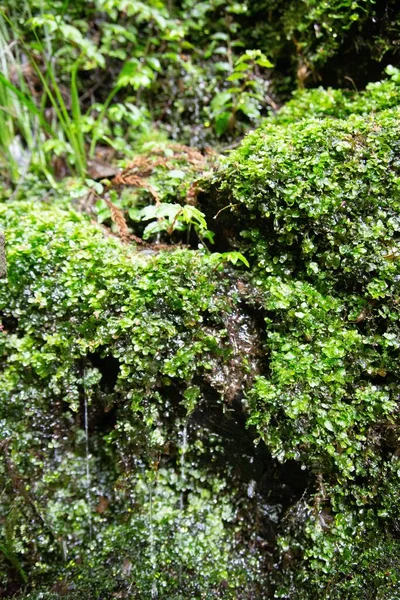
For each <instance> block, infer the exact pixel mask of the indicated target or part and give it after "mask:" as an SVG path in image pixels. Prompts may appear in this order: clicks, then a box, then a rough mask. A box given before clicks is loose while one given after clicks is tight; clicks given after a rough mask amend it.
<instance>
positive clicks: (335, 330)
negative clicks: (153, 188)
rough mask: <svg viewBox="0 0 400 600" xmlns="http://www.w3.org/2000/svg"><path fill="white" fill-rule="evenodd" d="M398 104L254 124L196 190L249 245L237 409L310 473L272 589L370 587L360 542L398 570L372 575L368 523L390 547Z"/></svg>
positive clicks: (384, 591)
mask: <svg viewBox="0 0 400 600" xmlns="http://www.w3.org/2000/svg"><path fill="white" fill-rule="evenodd" d="M375 90H378V92H379V93H380V90H379V86H376V87H375V88H371V90H370V91H369V92H367V93H366V94H365V95H363V96H361V97H360V98H354V99H353V101H352V103H353V104H352V106H354V104H355V103H357V102H358V103H359V104H360V106H361V105H362V104H363V102H364V100H365V99H366V104H367V105H368V102H369V101H370V100H371V94H372V92H374V93H375ZM379 93H378V95H379ZM313 94H317V92H313ZM338 95H339V96H340V94H339V93H338ZM310 97H311V94H309V95H308V98H310ZM341 97H342V98H343V96H341ZM325 100H326V96H325V95H323V94H322V97H319V102H320V107H323V106H324V103H325ZM389 101H391V100H390V99H389ZM294 103H295V101H294V102H293V105H292V106H294ZM288 112H289V111H288ZM322 112H323V111H322ZM367 112H369V111H367ZM399 116H400V112H399V109H398V108H393V109H390V110H381V111H379V112H377V113H376V114H374V115H367V116H359V115H351V116H348V118H346V119H337V118H325V119H315V118H308V119H306V118H302V119H301V120H300V121H299V122H294V123H289V124H287V125H276V124H274V123H266V124H265V125H264V126H263V127H262V128H261V129H259V130H257V131H255V132H253V133H252V134H249V135H248V136H247V137H246V138H245V139H244V141H243V143H242V144H241V145H240V146H239V147H238V149H237V150H235V151H234V152H233V153H232V154H231V155H230V156H229V157H228V158H226V159H225V161H224V163H223V164H222V166H221V168H220V171H219V172H218V173H217V174H216V176H215V180H214V184H213V187H212V188H211V189H209V190H208V193H209V195H210V198H212V201H213V207H214V209H215V212H216V211H217V210H220V209H221V208H223V207H227V209H228V208H229V207H230V210H225V211H223V212H221V213H220V216H219V219H220V221H221V224H220V227H221V229H222V231H229V236H230V240H231V241H232V240H233V241H234V243H235V244H236V245H237V247H238V248H239V249H240V250H241V251H242V252H244V253H245V254H246V255H247V256H248V257H249V262H250V264H251V265H252V281H253V283H254V286H255V288H256V289H257V290H258V291H257V292H256V293H255V294H254V297H253V302H254V305H255V306H260V305H261V306H262V307H263V309H264V316H265V335H266V342H265V351H266V352H265V371H266V374H265V375H264V376H261V377H258V378H256V381H255V384H254V386H253V388H252V390H250V392H249V393H248V394H247V406H248V412H249V421H248V422H249V424H251V425H252V426H254V427H256V428H257V430H258V431H259V434H260V437H261V439H262V440H264V441H265V443H266V444H267V446H268V447H269V449H270V450H271V452H272V454H273V456H275V457H277V458H278V459H279V460H281V461H287V460H295V461H298V462H299V463H300V464H302V465H303V467H304V469H311V470H312V471H313V472H314V473H315V475H316V487H315V490H314V492H313V493H312V494H311V495H310V496H309V497H308V498H304V503H300V504H299V507H298V512H297V514H296V512H293V513H292V518H293V526H292V530H290V526H289V527H288V528H287V529H286V531H285V530H284V529H283V530H282V540H281V542H282V554H281V558H282V564H283V565H284V564H285V563H286V564H288V563H289V564H290V568H286V570H285V569H284V570H283V580H284V581H285V582H286V583H285V584H284V585H283V587H281V583H282V579H281V580H279V578H278V580H279V581H278V583H277V590H278V591H277V592H276V593H277V594H278V596H277V597H282V598H289V597H290V598H308V597H309V594H311V593H316V592H318V593H320V594H321V593H323V592H322V590H326V586H327V585H328V584H329V585H328V590H329V591H325V592H324V593H325V594H326V596H324V597H327V598H338V597H354V598H366V597H367V596H364V595H363V591H362V589H361V587H360V578H361V577H362V576H361V575H359V571H358V569H359V568H361V566H360V565H362V564H364V563H363V561H364V560H367V559H366V557H367V556H369V557H370V559H371V560H373V561H375V562H374V566H373V567H371V569H372V570H374V569H376V574H377V575H376V580H374V581H373V579H369V581H370V582H371V583H370V584H369V585H370V586H371V588H372V587H373V586H374V585H377V586H378V588H377V589H379V590H380V591H379V594H381V595H379V594H378V596H377V597H382V598H389V597H391V596H390V593H391V592H390V590H394V589H395V586H396V582H397V581H398V577H399V573H398V570H397V568H395V567H393V565H392V566H391V567H390V568H389V567H388V571H387V572H388V575H387V576H386V575H385V574H384V572H386V571H384V570H385V568H386V567H384V566H382V565H383V563H384V561H383V562H382V561H381V559H380V556H379V553H375V552H374V536H375V533H376V532H379V536H381V537H380V539H381V540H382V541H381V544H382V546H381V547H382V548H384V547H385V545H387V548H391V549H392V550H391V551H393V552H395V556H397V558H398V545H397V542H396V541H395V534H394V531H397V527H398V517H399V515H398V508H397V506H396V504H394V503H393V501H392V498H393V497H394V496H395V495H396V494H398V493H399V484H398V468H399V460H398V456H397V448H398V442H397V435H398V431H399V412H398V392H397V390H398V376H399V371H398V357H397V348H398V345H399V338H400V324H399V315H398V303H399V301H400V294H399V279H400V263H399V256H400V255H399V250H398V240H399V231H400V217H399V215H400V192H399V185H398V183H399V181H400V179H399V177H400V162H399V160H398V153H399V142H398V140H399V134H400V129H399ZM296 118H297V115H296V116H294V114H293V113H292V116H291V117H290V121H291V120H293V119H294V120H296ZM204 202H205V205H206V206H208V204H207V201H206V199H204ZM224 228H225V229H224ZM299 515H303V516H302V517H299ZM299 519H300V523H299ZM388 552H389V550H388ZM357 553H358V554H359V556H357V559H356V558H354V560H355V562H354V567H349V562H348V561H349V560H351V559H350V558H349V557H354V555H355V554H357ZM350 564H352V563H350ZM346 565H347V566H346ZM361 571H362V568H361ZM343 577H344V578H345V582H343V581H342V579H343ZM288 582H291V583H290V584H289V583H288ZM393 582H394V583H393ZM279 590H282V591H281V592H280V591H279ZM351 590H353V592H351ZM341 593H342V594H343V595H342V596H340V594H341ZM351 593H354V595H353V596H351ZM279 594H281V595H279ZM345 594H350V595H349V596H346V595H345ZM368 597H369V596H368Z"/></svg>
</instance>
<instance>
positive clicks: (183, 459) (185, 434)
mask: <svg viewBox="0 0 400 600" xmlns="http://www.w3.org/2000/svg"><path fill="white" fill-rule="evenodd" d="M187 445H188V422H187V420H186V421H185V424H184V426H183V429H182V445H181V465H180V466H181V495H180V499H179V508H180V510H181V512H182V511H183V504H184V492H185V481H186V452H187Z"/></svg>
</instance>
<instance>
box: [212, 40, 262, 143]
mask: <svg viewBox="0 0 400 600" xmlns="http://www.w3.org/2000/svg"><path fill="white" fill-rule="evenodd" d="M272 66H273V65H272V63H271V62H270V61H269V60H268V59H267V57H266V56H265V55H264V54H263V53H262V52H261V51H260V50H246V52H245V53H244V54H242V55H241V56H239V58H238V59H237V60H236V61H235V64H234V66H233V71H232V73H231V74H230V75H229V76H228V77H227V78H226V81H227V82H229V84H233V86H231V87H229V88H228V89H227V90H224V91H223V92H219V93H218V94H216V95H215V96H214V98H213V99H212V101H211V114H212V116H213V118H214V120H215V130H216V133H217V134H218V135H222V134H223V133H225V132H226V131H227V130H228V129H230V130H231V131H232V130H234V129H235V127H236V119H237V113H238V112H241V113H243V114H244V115H245V116H246V117H247V118H248V119H249V120H250V121H254V120H256V119H258V118H259V117H260V116H261V111H260V108H261V107H262V104H263V103H265V95H266V94H265V86H263V85H262V83H263V81H262V80H261V79H259V78H257V70H258V67H261V68H263V69H265V68H268V69H270V68H272Z"/></svg>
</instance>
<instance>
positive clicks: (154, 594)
mask: <svg viewBox="0 0 400 600" xmlns="http://www.w3.org/2000/svg"><path fill="white" fill-rule="evenodd" d="M149 545H150V564H151V568H152V569H153V572H154V573H156V570H157V559H156V555H155V551H154V530H153V482H150V485H149ZM151 597H152V599H153V598H158V590H157V584H156V581H155V580H154V581H153V584H152V586H151Z"/></svg>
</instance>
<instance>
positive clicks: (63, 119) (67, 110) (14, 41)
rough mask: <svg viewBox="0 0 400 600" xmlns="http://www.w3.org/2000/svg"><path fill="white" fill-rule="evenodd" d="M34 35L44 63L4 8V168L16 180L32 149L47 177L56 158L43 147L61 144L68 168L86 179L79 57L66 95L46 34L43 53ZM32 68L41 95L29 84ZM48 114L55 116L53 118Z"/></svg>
mask: <svg viewBox="0 0 400 600" xmlns="http://www.w3.org/2000/svg"><path fill="white" fill-rule="evenodd" d="M34 35H35V37H36V47H37V48H38V49H39V51H40V57H41V58H40V60H41V62H40V64H39V62H38V60H37V58H36V57H35V56H34V55H33V52H32V51H31V49H30V48H29V46H28V45H27V44H25V43H24V41H23V39H22V36H21V35H20V33H19V31H18V28H17V26H16V25H15V23H13V21H12V20H11V19H10V18H9V17H8V16H7V15H6V14H5V13H4V12H3V13H2V12H0V170H1V171H3V174H4V175H5V176H6V177H7V178H8V179H9V180H10V181H11V182H14V183H15V182H16V181H18V179H19V178H20V177H21V175H22V174H23V172H24V171H25V170H26V168H27V167H26V165H27V161H29V157H31V156H32V154H33V153H34V154H35V164H36V166H37V167H39V168H40V169H41V170H43V171H44V172H45V173H46V175H47V176H49V175H50V170H51V158H52V157H49V156H47V155H46V152H45V151H44V150H43V149H44V148H46V147H47V148H58V149H60V148H62V149H64V151H65V158H66V161H67V163H68V166H69V169H70V171H71V172H72V173H75V174H77V175H78V176H80V177H84V176H85V175H86V172H87V157H86V148H85V140H84V133H83V131H84V126H83V116H82V113H81V107H80V101H79V92H78V82H77V74H78V69H79V64H80V59H78V60H77V61H75V63H74V64H73V66H72V69H71V74H70V85H69V90H68V93H67V97H64V95H63V93H62V91H61V87H60V84H59V82H58V77H57V73H56V68H55V65H54V61H52V60H51V59H50V58H49V56H51V52H52V49H51V46H50V47H49V40H50V36H46V46H47V48H46V51H45V48H44V45H43V43H42V42H41V40H40V39H39V37H38V36H37V35H36V34H35V32H34ZM50 44H51V41H50ZM46 55H47V56H46ZM28 70H30V72H31V75H33V76H35V77H36V80H37V82H38V83H40V88H41V89H40V91H39V92H38V93H34V92H33V90H32V89H31V88H30V86H29V85H28V83H27V79H26V77H25V73H24V71H28ZM48 109H51V110H50V111H49V110H48ZM49 112H50V113H52V115H53V116H52V117H50V118H49ZM50 120H51V122H50ZM49 142H52V143H49Z"/></svg>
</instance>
